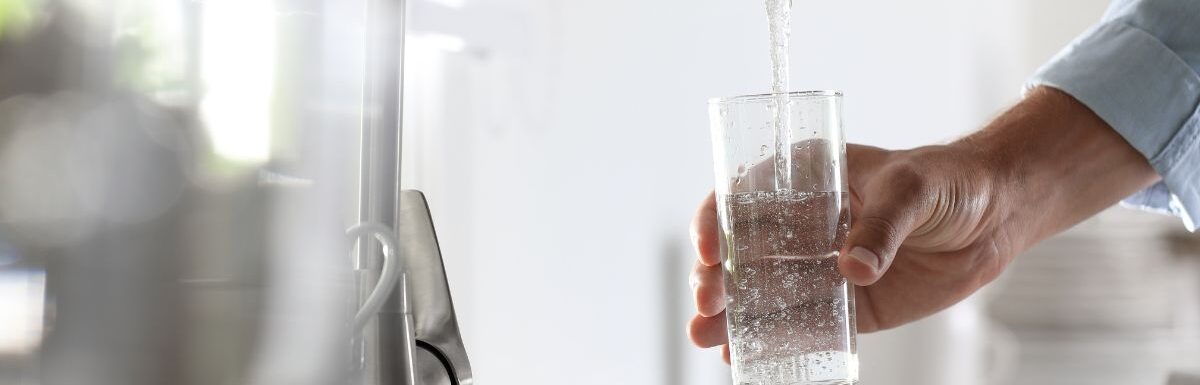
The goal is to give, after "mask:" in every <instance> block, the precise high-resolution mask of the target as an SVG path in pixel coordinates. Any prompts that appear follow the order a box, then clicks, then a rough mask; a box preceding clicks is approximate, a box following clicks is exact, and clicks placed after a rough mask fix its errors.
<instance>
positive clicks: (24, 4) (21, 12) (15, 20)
mask: <svg viewBox="0 0 1200 385" xmlns="http://www.w3.org/2000/svg"><path fill="white" fill-rule="evenodd" d="M32 8H33V7H32V5H31V4H30V1H29V0H0V38H4V37H7V36H8V35H10V34H15V33H20V31H21V30H24V29H25V28H27V27H28V26H29V23H30V22H32V21H33V9H32Z"/></svg>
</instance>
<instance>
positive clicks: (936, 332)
mask: <svg viewBox="0 0 1200 385" xmlns="http://www.w3.org/2000/svg"><path fill="white" fill-rule="evenodd" d="M412 2H413V4H412V5H411V6H412V8H413V12H412V15H411V20H412V24H411V25H410V31H411V33H412V34H413V35H414V36H421V35H425V36H428V32H439V33H443V34H449V35H452V36H458V37H462V38H463V41H464V42H465V43H466V44H465V46H464V47H461V50H460V49H458V48H459V47H456V46H455V44H453V41H451V42H449V43H448V42H447V41H446V40H445V39H441V38H438V37H434V38H428V39H425V41H424V42H423V43H421V44H424V45H425V46H424V48H420V50H417V51H413V50H414V49H417V48H413V47H412V46H410V51H409V58H408V63H409V69H408V79H407V80H408V81H409V86H410V87H409V89H408V91H407V92H408V95H407V98H408V102H407V105H406V107H407V108H406V113H407V114H408V116H407V117H406V119H407V120H408V122H407V126H406V129H407V130H408V131H409V132H408V134H409V135H411V136H410V138H409V141H408V142H407V143H406V145H407V146H408V148H407V149H406V150H407V151H408V156H410V159H411V160H412V162H410V163H409V165H408V166H409V169H408V170H409V171H408V173H407V174H406V175H407V176H408V177H410V179H409V180H407V181H406V184H407V185H409V186H415V187H418V188H421V189H424V190H426V192H428V193H429V198H430V201H431V205H432V206H433V210H434V215H435V219H436V220H437V222H438V223H437V224H438V226H439V230H440V232H439V235H440V237H441V240H442V243H443V247H444V252H445V255H446V258H447V259H448V260H447V262H446V263H447V269H448V273H449V274H450V279H451V281H452V282H451V286H452V290H453V291H454V295H455V300H456V305H457V307H458V309H459V316H460V322H461V323H462V324H463V328H464V334H465V338H466V342H467V348H468V351H469V353H470V354H471V357H472V361H473V365H474V366H475V369H476V373H477V377H478V381H480V382H479V383H481V384H561V383H573V384H661V383H687V384H721V383H727V382H728V374H727V372H726V370H727V369H725V367H724V365H723V364H721V363H720V361H719V359H718V358H717V357H718V356H717V353H716V352H704V351H700V350H698V349H693V348H690V347H689V346H687V345H686V339H684V338H683V323H684V320H685V319H686V317H687V314H685V313H684V311H685V310H686V309H687V308H688V304H687V301H690V294H689V292H688V289H687V287H686V274H687V271H688V268H689V267H690V260H691V258H692V257H691V255H690V252H689V251H690V250H689V249H687V247H689V246H688V245H687V235H686V229H687V223H688V221H689V220H690V217H691V215H692V213H693V211H694V209H695V205H696V204H697V202H698V201H699V200H700V199H701V198H702V197H703V196H704V194H706V192H707V191H708V190H709V189H710V188H711V186H712V173H711V167H712V162H711V150H710V146H709V142H708V140H709V136H708V131H707V130H708V125H707V121H706V119H707V114H706V112H705V108H706V106H705V101H706V99H708V98H710V97H714V96H730V95H735V94H747V93H761V92H763V91H765V90H766V89H767V85H768V76H769V72H768V62H767V44H766V27H765V16H764V15H763V11H762V9H761V4H760V2H759V1H728V0H653V1H647V0H606V1H570V0H559V1H554V0H461V1H459V2H455V1H448V0H441V1H440V2H437V3H435V2H432V1H431V0H412ZM1034 3H1035V2H1034V1H1033V0H1026V1H1002V0H988V1H981V2H961V1H953V0H911V1H905V2H892V1H882V0H851V1H836V2H834V1H828V2H810V1H804V0H798V1H796V4H795V13H796V20H795V21H794V22H793V23H794V35H793V36H794V37H793V42H794V46H793V50H792V74H793V78H794V80H793V83H792V84H793V88H794V89H818V88H820V89H826V88H833V89H840V90H843V91H844V92H845V93H846V116H847V122H848V123H847V124H848V127H847V133H848V138H849V140H851V141H853V142H858V143H867V144H873V145H878V146H883V147H889V148H902V147H910V146H916V145H921V144H926V143H931V142H937V141H942V140H946V139H948V138H952V137H955V136H957V135H961V134H962V133H964V132H967V131H970V130H973V129H975V128H977V127H978V126H980V125H981V124H982V123H983V122H985V121H986V119H987V118H988V117H989V116H990V115H992V114H993V113H995V112H996V111H997V110H998V109H999V108H1000V107H1002V106H1003V105H1004V104H1005V103H1006V102H1008V101H1011V100H1014V99H1015V97H1016V96H1017V95H1018V91H1019V89H1020V86H1021V81H1022V80H1023V78H1024V77H1025V76H1026V75H1028V73H1029V72H1030V71H1032V68H1033V67H1034V66H1036V64H1030V63H1032V62H1034V61H1035V59H1033V58H1036V57H1040V56H1046V55H1049V53H1045V52H1043V51H1044V48H1045V46H1046V44H1051V43H1049V42H1052V41H1061V42H1065V39H1069V37H1066V38H1063V37H1062V36H1061V34H1059V35H1055V36H1054V38H1053V39H1043V38H1042V36H1040V35H1039V33H1038V32H1036V31H1033V32H1031V31H1030V28H1032V27H1037V28H1042V27H1044V26H1042V25H1041V24H1039V23H1043V22H1046V23H1044V24H1047V25H1051V24H1054V23H1048V22H1047V21H1049V20H1056V21H1057V20H1063V19H1068V20H1077V19H1080V20H1088V19H1092V18H1094V17H1095V15H1098V13H1097V12H1096V11H1095V9H1096V8H1097V7H1096V6H1095V5H1096V4H1098V2H1097V1H1090V2H1089V1H1085V0H1075V1H1071V2H1055V3H1054V5H1045V6H1043V5H1041V4H1037V5H1036V6H1037V7H1047V9H1049V10H1048V11H1046V12H1041V11H1038V12H1033V11H1030V9H1033V7H1034V5H1035V4H1034ZM1068 3H1070V5H1068ZM1085 3H1086V4H1085ZM439 4H443V5H439ZM444 4H451V5H453V4H461V6H458V7H454V6H446V5H444ZM1074 5H1078V6H1079V9H1083V8H1087V9H1088V10H1087V12H1081V11H1078V10H1076V9H1073V8H1072V6H1074ZM1063 7H1065V8H1066V9H1060V8H1063ZM1039 9H1040V8H1039ZM1068 13H1069V14H1070V15H1067V14H1068ZM1082 14H1088V15H1087V16H1086V17H1084V16H1080V15H1082ZM1030 15H1036V16H1037V17H1031V16H1030ZM1050 15H1067V16H1064V17H1063V18H1057V17H1056V16H1050ZM1072 15H1074V16H1072ZM1070 24H1071V23H1069V22H1067V23H1062V24H1054V25H1070ZM1084 24H1085V25H1086V23H1084ZM1062 29H1073V28H1068V27H1062ZM1033 43H1038V44H1033ZM1042 43H1045V44H1042ZM1053 44H1054V45H1058V44H1061V43H1053ZM1031 47H1032V48H1031ZM1037 60H1041V59H1037ZM672 248H673V249H675V250H676V252H675V253H674V254H673V255H672V256H671V257H670V258H668V257H667V256H666V255H665V254H668V253H669V251H668V250H672ZM664 259H667V261H664ZM669 288H678V290H679V291H677V292H672V291H671V290H669ZM978 315H979V312H978V310H977V306H975V304H973V303H969V304H967V305H965V306H961V307H959V308H956V309H954V310H952V311H950V312H947V313H946V314H944V315H941V316H938V317H935V318H933V319H930V320H928V321H925V322H922V323H918V324H916V325H913V326H910V327H906V328H902V329H900V330H897V331H893V332H887V333H881V334H879V335H873V336H867V337H864V338H863V339H862V342H861V344H860V346H861V351H862V359H863V378H864V383H895V384H909V383H911V384H917V383H920V384H951V383H955V384H959V383H968V384H969V383H975V382H977V381H979V380H980V378H981V376H982V374H981V373H982V371H983V367H984V366H985V365H984V364H983V363H981V359H978V357H980V356H981V355H982V354H983V353H982V350H981V349H982V347H983V346H984V344H983V343H982V342H981V341H982V338H983V337H982V336H981V334H979V333H980V330H983V329H985V328H986V320H981V319H979V316H978ZM918 345H919V346H921V347H922V348H921V349H929V351H931V352H934V353H933V354H932V355H930V356H918V355H914V354H912V352H914V348H913V346H918ZM946 359H957V360H959V361H960V363H961V365H958V366H954V367H956V368H957V369H953V370H952V369H946V368H949V367H951V366H947V365H946V364H947V362H946V361H944V360H946ZM677 372H678V373H683V374H677Z"/></svg>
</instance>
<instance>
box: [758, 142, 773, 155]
mask: <svg viewBox="0 0 1200 385" xmlns="http://www.w3.org/2000/svg"><path fill="white" fill-rule="evenodd" d="M768 148H770V147H767V145H765V144H764V145H762V147H759V148H758V155H759V156H767V149H768Z"/></svg>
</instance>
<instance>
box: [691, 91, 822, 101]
mask: <svg viewBox="0 0 1200 385" xmlns="http://www.w3.org/2000/svg"><path fill="white" fill-rule="evenodd" d="M775 95H778V94H758V95H741V96H729V97H724V98H712V99H709V100H708V103H709V104H729V103H754V102H761V101H767V100H771V98H774V97H775ZM787 96H788V100H793V99H814V98H825V97H841V96H842V91H838V90H816V91H793V92H788V93H787Z"/></svg>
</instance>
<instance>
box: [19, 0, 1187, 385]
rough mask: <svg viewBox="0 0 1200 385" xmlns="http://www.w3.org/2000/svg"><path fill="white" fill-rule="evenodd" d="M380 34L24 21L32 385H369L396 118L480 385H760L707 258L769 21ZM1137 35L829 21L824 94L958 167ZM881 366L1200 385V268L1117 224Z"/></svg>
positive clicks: (77, 11)
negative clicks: (711, 292)
mask: <svg viewBox="0 0 1200 385" xmlns="http://www.w3.org/2000/svg"><path fill="white" fill-rule="evenodd" d="M375 3H378V2H372V1H368V0H346V1H320V0H275V1H266V0H249V1H247V0H241V1H233V0H206V1H191V0H114V1H102V0H58V1H56V0H0V384H5V385H7V384H22V385H26V384H84V383H98V384H108V383H113V384H116V383H123V384H141V383H146V384H151V383H206V384H241V383H263V384H276V383H289V384H296V383H314V384H322V383H345V382H344V381H340V380H338V379H340V378H343V377H342V376H341V375H343V374H345V373H347V372H353V370H348V369H344V368H343V367H346V366H354V365H353V364H345V362H348V361H350V359H349V358H347V357H350V356H352V355H353V352H352V350H353V349H355V348H354V347H352V346H349V347H348V346H343V345H345V344H342V343H341V341H343V340H347V339H349V337H347V335H349V334H353V331H351V330H349V326H347V325H346V320H347V319H348V318H351V317H352V315H353V313H354V311H353V308H354V307H355V306H356V304H355V302H354V301H356V298H358V297H356V294H355V287H356V285H357V284H359V283H361V282H360V281H359V280H358V279H359V278H361V276H359V275H356V274H358V273H359V270H361V269H357V268H356V267H355V266H356V265H353V264H351V263H350V261H351V259H350V258H339V257H340V256H341V255H345V254H346V253H347V250H350V249H351V248H352V247H353V246H352V245H351V244H349V243H348V242H347V241H346V240H345V239H342V237H341V235H340V234H341V231H342V230H343V229H345V228H346V227H347V226H349V225H351V224H353V223H356V222H358V221H360V220H363V217H362V213H363V211H362V210H361V207H362V206H363V199H365V198H363V197H364V195H362V194H361V191H362V189H363V187H362V186H363V180H364V178H365V177H364V176H363V175H365V174H363V167H364V166H363V165H364V163H363V162H362V161H360V160H361V159H364V158H363V154H364V150H363V149H364V148H366V147H369V146H368V144H367V142H364V141H363V138H364V137H367V136H369V135H367V134H364V133H365V132H368V131H367V130H365V129H364V128H363V127H366V126H370V125H371V122H375V121H376V120H378V119H380V116H383V117H384V118H386V117H387V114H386V111H389V110H392V109H395V108H393V107H402V108H399V110H400V111H402V118H398V117H397V119H402V123H403V124H402V125H401V126H402V130H401V133H400V134H399V135H400V138H399V139H400V140H399V141H398V143H399V145H398V148H399V149H400V151H399V153H400V154H401V155H400V157H401V159H402V160H401V161H400V162H399V172H398V174H399V184H400V186H401V188H404V189H419V190H422V191H423V192H424V193H425V194H426V197H427V199H428V202H429V208H430V211H431V213H432V218H433V222H434V223H435V225H436V227H437V231H438V232H437V236H438V240H439V242H440V245H441V252H442V258H443V261H444V264H445V271H446V276H447V280H448V282H449V288H450V292H451V293H453V296H454V305H455V306H454V308H455V310H456V311H457V316H458V324H459V325H460V326H461V333H462V340H463V342H464V344H465V347H466V351H467V353H468V355H469V356H470V361H471V367H472V369H473V372H474V377H475V379H476V380H475V381H476V382H477V383H480V384H560V383H567V382H569V383H574V384H697V385H704V384H726V383H729V373H728V367H727V366H726V365H725V364H724V363H722V362H721V360H720V355H719V352H718V351H716V350H701V349H697V348H694V347H692V345H691V344H690V342H688V341H687V338H686V336H685V334H684V325H685V324H686V321H687V320H688V319H689V318H690V317H691V314H692V304H691V292H690V289H689V287H688V278H687V276H688V272H689V271H690V268H691V264H692V261H693V260H694V257H693V255H692V250H691V246H690V242H689V240H688V233H687V227H688V223H689V221H690V220H691V217H692V215H693V213H694V211H695V209H696V207H697V205H698V204H699V202H700V200H701V199H702V198H703V197H704V196H705V195H706V194H707V193H708V191H709V190H710V189H711V188H712V183H713V181H712V179H713V176H712V151H711V147H710V144H709V134H708V122H707V113H706V100H707V99H708V98H711V97H718V96H732V95H741V94H751V93H763V92H766V91H767V90H768V87H769V81H770V80H769V79H770V73H769V62H768V59H769V57H768V47H767V46H768V44H767V42H768V41H767V30H766V16H765V14H764V10H763V6H762V4H761V2H757V1H731V0H687V1H684V0H654V1H647V0H609V1H601V2H594V1H563V0H408V1H407V4H404V6H405V7H406V10H407V12H406V14H405V16H404V17H403V19H401V18H398V17H397V18H395V19H384V23H383V24H385V25H392V24H394V25H395V26H397V28H403V29H404V32H405V37H404V39H403V50H402V52H401V51H400V50H399V49H398V48H399V47H400V46H401V45H400V44H399V42H392V43H393V44H392V45H390V46H387V45H386V44H389V43H388V41H387V40H386V39H384V40H383V42H382V43H380V41H379V40H378V39H375V36H376V35H375V32H376V30H375V29H372V28H377V26H378V25H379V19H377V18H375V19H373V17H375V16H374V15H375V14H374V13H372V12H373V11H377V10H378V9H377V8H372V7H373V4H375ZM394 3H397V4H399V3H402V2H394ZM1106 6H1107V1H1104V0H1059V1H1053V2H1045V1H1034V0H983V1H974V2H961V1H951V0H910V1H905V2H888V1H881V0H851V1H824V2H817V1H805V0H796V1H794V4H793V17H794V19H793V23H792V25H793V31H792V47H791V50H792V51H791V74H792V83H791V84H792V88H793V89H794V90H809V89H837V90H841V91H843V92H844V93H845V95H846V96H845V116H846V132H847V139H848V140H849V141H851V142H856V143H864V144H870V145H875V146H880V147H886V148H906V147H912V146H918V145H922V144H929V143H937V142H942V141H946V140H949V139H952V138H955V137H957V136H959V135H962V134H964V133H966V132H969V131H972V130H974V129H976V128H978V127H980V126H982V125H983V124H985V123H986V122H987V121H988V119H989V118H991V117H992V116H994V115H995V114H996V113H998V112H999V111H1000V110H1001V109H1003V108H1004V107H1005V106H1007V105H1009V104H1011V103H1012V102H1014V101H1016V100H1017V99H1018V98H1019V96H1020V91H1021V88H1022V86H1023V83H1024V81H1025V79H1026V78H1027V77H1028V76H1029V75H1031V74H1032V73H1033V71H1034V70H1035V69H1036V68H1037V67H1038V66H1039V65H1041V64H1042V63H1044V62H1045V61H1047V60H1048V59H1049V58H1050V57H1051V56H1052V55H1053V54H1055V53H1056V52H1057V51H1058V50H1059V49H1060V48H1062V47H1063V46H1065V45H1066V44H1067V43H1068V42H1069V41H1070V40H1071V39H1073V38H1074V37H1075V36H1077V35H1078V34H1079V33H1081V32H1083V31H1084V30H1086V29H1087V28H1088V27H1089V26H1090V25H1091V24H1093V23H1094V22H1095V21H1097V20H1098V19H1099V18H1100V16H1101V14H1102V13H1103V11H1104V9H1105V7H1106ZM389 22H390V23H392V24H389ZM372 26H376V27H372ZM380 44H384V45H382V46H381V45H380ZM388 47H392V48H393V49H395V50H396V52H391V54H392V56H387V54H388V53H389V52H390V51H389V50H388V49H387V48H388ZM400 53H402V54H403V67H402V69H400V67H398V66H396V67H389V66H385V65H380V64H379V63H388V62H389V60H394V59H396V57H394V56H398V55H399V54H400ZM386 71H393V72H398V71H402V74H403V77H402V79H403V82H402V83H400V82H399V81H398V79H395V77H388V76H389V75H387V74H386V73H384V74H383V75H380V73H381V72H386ZM396 75H398V73H397V74H396ZM378 84H384V85H385V86H386V85H394V86H395V87H396V88H397V91H399V90H401V89H402V91H403V92H402V94H403V98H402V101H400V100H395V99H388V98H387V97H382V99H380V97H379V95H377V94H375V93H374V91H372V90H373V89H374V88H373V87H376V86H377V85H378ZM400 84H402V86H401V85H400ZM385 88H386V87H385ZM385 93H386V92H385ZM385 96H386V95H385ZM397 96H398V95H397ZM388 103H391V104H390V105H389V104H388ZM381 105H382V106H383V107H379V106H381ZM381 114H382V115H381ZM385 139H386V138H385ZM356 269H357V270H356ZM858 346H859V351H860V357H861V358H860V360H861V363H862V369H861V372H862V383H864V384H945V385H950V384H1167V383H1169V382H1170V383H1178V384H1184V383H1189V382H1184V381H1188V380H1187V379H1188V378H1194V377H1191V376H1197V373H1200V238H1197V236H1196V235H1194V234H1188V233H1186V232H1185V231H1184V230H1183V228H1182V225H1181V224H1180V222H1179V221H1178V220H1177V219H1175V218H1170V217H1162V216H1157V215H1153V214H1145V213H1140V212H1135V211H1132V210H1127V209H1120V208H1114V209H1111V210H1109V211H1106V212H1105V213H1103V214H1101V215H1100V216H1098V217H1096V218H1093V219H1091V220H1089V221H1087V222H1085V223H1084V224H1082V225H1080V226H1078V227H1077V228H1075V229H1072V230H1070V231H1068V232H1067V233H1065V234H1063V235H1061V236H1059V237H1056V238H1054V239H1051V240H1049V241H1047V242H1045V243H1043V244H1041V245H1039V246H1038V247H1036V248H1034V249H1033V250H1030V251H1029V252H1028V253H1027V254H1026V255H1025V256H1023V257H1021V258H1019V259H1018V260H1017V262H1016V263H1015V264H1014V265H1013V266H1012V267H1011V268H1010V270H1009V271H1008V272H1006V273H1005V274H1004V275H1003V276H1002V277H1001V279H1000V280H998V281H997V282H995V283H994V284H993V285H991V286H989V287H988V288H986V289H985V290H983V291H981V292H979V293H977V294H976V295H974V296H972V297H971V298H969V299H967V300H966V301H964V302H962V303H960V304H959V305H956V306H955V307H953V308H951V309H948V310H946V311H944V312H942V313H941V314H939V315H936V316H933V317H930V318H928V319H926V320H922V321H920V322H916V323H914V324H911V325H907V326H904V327H901V328H897V329H895V330H890V331H885V332H880V333H874V334H871V335H862V336H860V337H859V345H858ZM339 368H343V369H339ZM351 376H353V374H351ZM101 378H102V379H105V380H103V381H100V380H96V379H101ZM179 378H186V379H187V380H186V381H183V380H178V381H177V380H173V379H179ZM169 379H170V380H169Z"/></svg>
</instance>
